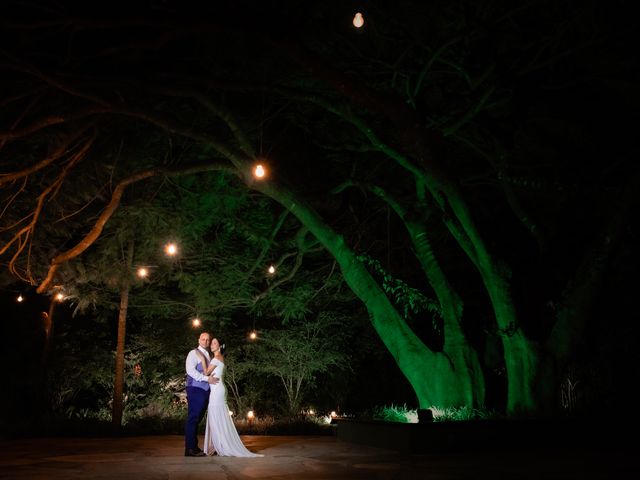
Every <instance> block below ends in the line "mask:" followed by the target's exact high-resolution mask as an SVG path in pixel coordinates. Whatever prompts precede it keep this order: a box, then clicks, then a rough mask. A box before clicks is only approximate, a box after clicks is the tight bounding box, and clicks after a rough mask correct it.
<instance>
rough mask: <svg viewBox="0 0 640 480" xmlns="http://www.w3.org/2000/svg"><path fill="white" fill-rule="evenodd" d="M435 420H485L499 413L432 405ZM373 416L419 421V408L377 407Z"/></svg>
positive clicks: (385, 418) (410, 421)
mask: <svg viewBox="0 0 640 480" xmlns="http://www.w3.org/2000/svg"><path fill="white" fill-rule="evenodd" d="M429 409H430V410H431V412H432V413H433V421H434V422H452V421H466V420H484V419H489V418H494V419H495V418H498V417H499V415H498V414H497V413H496V412H494V411H491V410H488V409H478V408H471V407H469V406H467V405H463V406H460V407H448V408H439V407H433V406H432V407H430V408H429ZM373 418H374V419H376V420H384V421H385V422H400V423H418V410H417V409H412V408H407V405H406V404H405V405H403V406H400V405H390V406H382V407H377V408H376V409H374V411H373Z"/></svg>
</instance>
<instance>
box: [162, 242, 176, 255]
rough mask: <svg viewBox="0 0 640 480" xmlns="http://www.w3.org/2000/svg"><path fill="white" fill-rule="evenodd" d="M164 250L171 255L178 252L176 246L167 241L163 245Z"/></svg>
mask: <svg viewBox="0 0 640 480" xmlns="http://www.w3.org/2000/svg"><path fill="white" fill-rule="evenodd" d="M164 251H165V253H166V254H167V255H169V256H171V257H173V256H174V255H175V254H176V253H178V247H177V245H176V244H175V243H167V244H166V245H165V247H164Z"/></svg>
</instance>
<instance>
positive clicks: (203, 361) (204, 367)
mask: <svg viewBox="0 0 640 480" xmlns="http://www.w3.org/2000/svg"><path fill="white" fill-rule="evenodd" d="M196 355H198V359H200V363H201V364H202V371H203V372H204V374H205V375H211V372H213V371H214V370H215V369H216V367H217V365H215V364H213V363H210V364H209V366H208V367H207V360H206V359H205V358H204V355H202V354H201V353H200V352H196Z"/></svg>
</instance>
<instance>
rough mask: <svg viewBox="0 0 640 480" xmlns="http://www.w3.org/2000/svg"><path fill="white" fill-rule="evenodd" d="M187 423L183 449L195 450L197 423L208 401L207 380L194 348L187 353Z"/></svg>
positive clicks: (203, 351) (202, 350)
mask: <svg viewBox="0 0 640 480" xmlns="http://www.w3.org/2000/svg"><path fill="white" fill-rule="evenodd" d="M198 350H200V352H201V353H202V354H203V355H204V356H205V358H207V360H208V359H209V354H208V353H207V352H206V351H205V350H204V349H203V348H200V347H199V348H198ZM186 370H187V423H186V425H185V427H184V446H185V450H192V451H194V452H197V451H198V450H200V449H199V448H198V424H199V423H200V421H201V420H202V418H203V417H204V414H205V412H206V411H207V405H208V403H209V382H208V378H209V377H207V376H206V375H204V372H203V370H202V363H201V362H200V361H199V360H198V356H197V354H196V351H195V350H191V351H190V352H189V355H187V361H186Z"/></svg>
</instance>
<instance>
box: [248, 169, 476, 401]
mask: <svg viewBox="0 0 640 480" xmlns="http://www.w3.org/2000/svg"><path fill="white" fill-rule="evenodd" d="M247 183H249V185H250V186H251V187H252V188H255V189H257V190H259V191H261V192H263V193H265V194H266V195H268V196H269V197H271V198H273V199H274V200H276V201H277V202H279V203H280V204H282V205H283V206H284V207H285V208H287V209H288V210H289V211H290V212H291V213H293V214H294V215H295V216H296V217H297V218H298V219H299V220H300V221H301V222H302V224H303V225H305V226H306V227H307V228H308V229H309V231H310V232H311V233H312V234H313V235H314V236H315V237H316V238H317V239H318V240H319V241H320V242H321V243H322V244H323V245H324V246H325V248H327V250H328V251H329V252H330V253H331V254H332V255H333V256H334V257H335V259H336V261H337V262H338V264H339V265H340V268H341V270H342V273H343V275H344V278H345V281H346V282H347V284H348V285H349V287H350V288H351V289H352V290H353V292H354V293H355V294H356V295H357V296H358V297H359V298H360V299H361V300H362V301H363V302H364V304H365V306H366V307H367V310H368V311H369V317H370V319H371V323H372V325H373V328H374V329H375V330H376V332H377V333H378V335H379V336H380V338H381V339H382V342H383V343H384V345H385V346H386V347H387V349H388V350H389V352H390V353H391V355H392V356H393V358H394V359H395V361H396V363H397V365H398V367H399V368H400V371H401V372H402V373H403V374H404V375H405V377H406V378H407V380H408V381H409V383H410V384H411V386H412V387H413V389H414V391H415V393H416V395H417V397H418V402H419V405H420V408H429V407H431V406H440V407H450V406H457V405H468V404H469V403H470V387H469V381H468V377H467V376H466V375H460V373H459V372H458V371H457V370H456V369H455V368H454V365H453V364H452V361H451V359H450V358H449V357H448V356H447V355H445V354H443V353H436V352H432V351H431V350H429V349H428V348H427V347H426V345H425V344H424V343H423V342H422V341H421V340H420V339H419V338H418V337H417V336H416V335H415V334H414V333H413V331H412V330H411V329H410V328H409V326H408V325H407V324H406V322H405V321H404V319H403V318H402V316H401V315H400V314H399V313H398V311H397V310H396V309H395V308H394V307H393V305H392V304H391V302H390V301H389V299H388V298H387V296H386V294H385V292H384V291H383V290H382V288H381V287H380V285H378V284H377V282H376V281H375V280H374V278H373V277H372V275H371V274H370V273H369V272H368V270H367V269H366V268H365V266H364V265H363V264H362V262H360V261H359V260H358V259H357V256H356V254H355V252H354V251H353V250H352V249H351V248H350V247H348V246H347V245H346V244H345V243H344V239H343V238H342V237H341V236H340V235H338V234H337V233H336V232H335V231H333V230H332V229H331V228H330V227H329V226H328V225H327V224H326V223H325V222H324V221H323V220H322V219H321V218H320V216H319V215H318V214H317V213H316V212H315V211H314V210H313V209H312V208H311V207H310V206H309V205H307V204H306V203H305V202H304V201H302V200H301V199H300V198H298V197H296V196H295V195H294V194H293V192H291V191H290V190H289V189H287V188H283V187H279V186H278V185H276V184H275V182H274V181H271V180H269V181H267V182H265V183H256V182H253V181H251V180H248V182H247ZM436 379H437V380H436ZM384 383H385V381H384V379H381V387H383V386H384Z"/></svg>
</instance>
